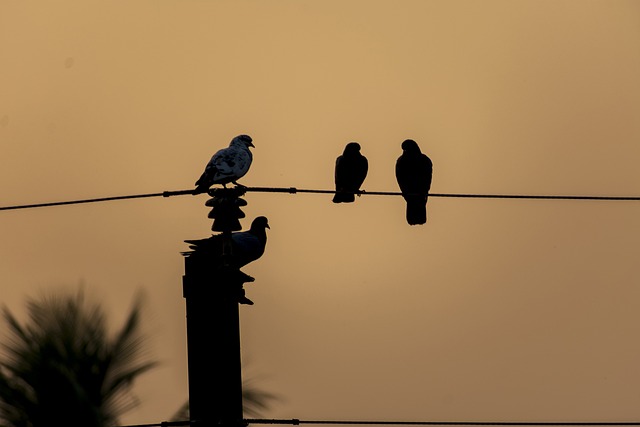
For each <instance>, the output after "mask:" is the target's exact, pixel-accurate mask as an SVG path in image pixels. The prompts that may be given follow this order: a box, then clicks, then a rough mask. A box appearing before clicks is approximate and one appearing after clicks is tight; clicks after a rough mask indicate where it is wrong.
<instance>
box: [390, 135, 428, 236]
mask: <svg viewBox="0 0 640 427" xmlns="http://www.w3.org/2000/svg"><path fill="white" fill-rule="evenodd" d="M432 175H433V163H432V162H431V159H430V158H429V157H428V156H427V155H426V154H424V153H422V151H420V147H418V144H417V143H416V142H415V141H414V140H413V139H407V140H405V141H404V142H402V155H401V156H400V157H399V158H398V160H397V161H396V179H397V181H398V186H399V187H400V191H401V192H402V197H404V200H405V201H406V202H407V210H406V217H407V222H408V223H409V225H420V224H424V223H426V222H427V199H428V197H429V189H430V188H431V179H432Z"/></svg>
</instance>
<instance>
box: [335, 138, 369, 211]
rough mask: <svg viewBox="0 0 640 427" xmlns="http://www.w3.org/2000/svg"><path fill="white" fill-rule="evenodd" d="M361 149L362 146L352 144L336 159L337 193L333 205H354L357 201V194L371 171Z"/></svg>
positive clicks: (355, 143)
mask: <svg viewBox="0 0 640 427" xmlns="http://www.w3.org/2000/svg"><path fill="white" fill-rule="evenodd" d="M360 149H361V147H360V144H358V143H357V142H350V143H348V144H347V145H346V146H345V147H344V152H343V153H342V154H341V155H340V156H338V157H337V158H336V164H335V173H334V178H335V184H336V193H335V194H334V196H333V203H353V202H354V201H355V200H356V198H355V193H357V192H359V191H360V186H361V185H362V183H363V182H364V179H365V178H366V177H367V171H368V169H369V163H368V161H367V158H366V157H365V156H363V155H362V154H361V153H360Z"/></svg>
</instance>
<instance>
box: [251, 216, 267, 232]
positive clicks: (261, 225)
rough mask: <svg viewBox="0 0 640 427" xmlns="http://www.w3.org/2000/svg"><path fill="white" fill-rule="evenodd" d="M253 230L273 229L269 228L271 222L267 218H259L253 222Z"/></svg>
mask: <svg viewBox="0 0 640 427" xmlns="http://www.w3.org/2000/svg"><path fill="white" fill-rule="evenodd" d="M251 228H252V229H254V230H255V229H265V228H268V229H271V227H269V221H268V220H267V217H266V216H257V217H255V219H254V220H253V221H252V222H251Z"/></svg>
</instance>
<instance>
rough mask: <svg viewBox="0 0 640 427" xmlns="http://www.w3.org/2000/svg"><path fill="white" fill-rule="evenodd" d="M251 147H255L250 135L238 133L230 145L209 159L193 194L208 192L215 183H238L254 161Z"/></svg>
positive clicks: (224, 184) (225, 184) (224, 185)
mask: <svg viewBox="0 0 640 427" xmlns="http://www.w3.org/2000/svg"><path fill="white" fill-rule="evenodd" d="M249 147H255V146H254V145H253V140H252V139H251V137H250V136H249V135H238V136H236V137H235V138H233V139H232V140H231V143H230V144H229V146H228V147H226V148H222V149H220V150H218V151H217V152H216V153H215V154H214V155H213V156H212V157H211V160H209V163H207V166H206V167H205V169H204V172H203V173H202V175H201V176H200V178H199V179H198V180H197V181H196V184H195V185H196V189H195V190H193V194H199V193H206V192H207V191H208V190H209V187H211V186H212V185H213V184H222V186H223V187H224V188H227V184H229V183H233V184H235V185H239V184H238V182H237V181H238V180H239V179H240V178H242V177H243V176H245V175H246V173H247V172H248V171H249V168H250V167H251V162H252V161H253V154H252V153H251V151H250V150H249Z"/></svg>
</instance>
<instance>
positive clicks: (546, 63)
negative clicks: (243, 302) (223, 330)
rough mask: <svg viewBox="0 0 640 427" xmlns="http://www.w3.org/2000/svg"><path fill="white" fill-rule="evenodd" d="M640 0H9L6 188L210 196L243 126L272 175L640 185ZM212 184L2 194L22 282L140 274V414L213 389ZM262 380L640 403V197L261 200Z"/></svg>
mask: <svg viewBox="0 0 640 427" xmlns="http://www.w3.org/2000/svg"><path fill="white" fill-rule="evenodd" d="M638 76H640V1H636V0H629V1H624V0H518V1H513V0H483V1H476V0H388V1H386V0H322V1H318V0H313V1H311V0H270V1H263V0H254V1H248V0H234V1H231V0H218V1H213V0H179V1H178V0H133V1H108V2H107V1H96V0H58V1H55V2H50V1H43V0H32V1H18V0H0V182H2V190H1V192H0V205H1V206H11V205H21V204H31V203H42V202H52V201H64V200H76V199H84V198H95V197H109V196H120V195H131V194H146V193H156V192H162V191H165V190H182V189H190V188H193V185H194V182H195V180H196V179H197V178H198V177H199V176H200V174H201V172H202V170H203V169H204V166H205V164H206V163H207V161H208V160H209V158H210V157H211V155H212V154H213V153H214V152H215V151H217V150H218V149H220V148H222V147H226V146H227V145H228V143H229V141H230V140H231V138H232V137H234V136H236V135H238V134H241V133H246V134H249V135H251V136H252V137H253V139H254V144H255V149H253V153H254V162H253V165H252V167H251V170H250V171H249V173H248V174H247V175H246V176H245V177H244V178H243V179H242V180H241V181H240V182H241V183H243V184H244V185H247V186H255V187H258V186H264V187H297V188H303V189H305V188H306V189H329V190H330V189H332V188H333V167H334V162H335V158H336V157H337V156H338V155H339V154H341V153H342V150H343V148H344V146H345V144H346V143H348V142H350V141H358V142H359V143H360V144H361V145H362V153H363V154H364V155H365V156H366V157H367V158H368V160H369V175H368V177H367V179H366V181H365V183H364V185H363V188H364V189H365V190H369V191H398V187H397V184H396V181H395V176H394V165H395V161H396V159H397V157H398V156H399V155H400V154H401V149H400V144H401V142H402V141H403V140H404V139H406V138H412V139H415V140H416V141H417V142H418V144H419V145H420V147H421V148H422V150H423V152H425V153H426V154H428V155H429V156H430V157H431V159H432V161H433V164H434V178H433V185H432V188H431V191H432V192H433V193H465V194H466V193H470V194H525V195H526V194H533V195H602V196H640V188H639V182H640V172H639V169H638V158H640V79H639V78H638ZM206 199H207V196H206V195H199V196H190V195H189V196H179V197H172V198H150V199H135V200H122V201H113V202H103V203H93V204H85V205H71V206H58V207H46V208H36V209H25V210H12V211H2V212H0V235H1V236H2V237H1V238H0V260H1V261H0V263H1V264H0V265H1V266H2V268H1V269H0V295H1V297H0V300H1V303H2V304H3V305H5V306H7V307H9V308H10V309H11V310H12V311H14V312H16V313H20V312H21V310H22V309H23V307H24V302H25V300H26V299H27V298H31V297H35V296H37V295H40V294H42V293H43V292H50V291H56V290H61V289H71V290H75V289H77V287H78V286H79V285H80V284H84V286H85V288H86V289H87V291H88V292H89V293H90V294H92V295H94V296H95V297H96V298H98V299H99V300H100V301H101V302H102V303H103V304H104V306H105V310H106V311H107V312H108V314H109V315H110V316H111V317H112V319H113V326H114V328H115V327H118V326H119V325H120V324H121V321H122V320H123V318H124V316H125V314H126V313H127V311H128V310H129V308H130V306H131V303H132V301H133V298H134V296H135V295H136V294H137V293H138V292H144V294H145V295H146V301H147V305H146V308H147V309H146V311H145V323H144V326H145V330H147V331H148V333H149V335H150V337H151V342H150V345H151V347H150V350H151V352H152V354H153V356H154V357H155V358H157V359H158V360H160V362H161V365H160V366H159V367H158V368H156V369H155V370H153V371H151V372H149V373H148V374H146V375H144V376H143V377H141V378H140V380H139V381H138V382H137V383H136V385H135V389H134V391H135V393H136V394H137V396H138V397H139V398H140V400H141V402H142V404H141V405H140V406H139V408H138V409H136V410H135V411H132V412H130V413H128V414H126V416H125V417H123V418H122V420H121V421H122V424H127V423H132V424H133V423H155V422H160V421H165V420H168V419H169V418H170V417H171V416H172V415H173V414H174V413H175V412H176V411H177V410H178V408H179V407H180V406H181V405H182V404H183V403H184V402H185V401H186V400H187V399H188V391H187V389H188V384H187V364H186V335H185V333H186V329H185V326H186V325H185V301H184V299H183V297H182V275H183V274H184V259H183V257H182V255H181V254H180V253H181V251H184V250H187V249H188V246H187V245H186V244H185V243H184V240H185V239H197V238H204V237H208V236H209V235H210V234H211V230H210V227H211V220H209V219H208V218H207V214H208V212H209V208H207V207H205V206H204V202H205V201H206ZM245 199H246V200H247V202H248V206H246V207H245V208H244V212H245V213H246V215H247V217H246V218H245V219H243V220H242V223H243V226H244V227H245V228H248V227H249V224H250V222H251V220H252V219H253V218H254V217H256V216H258V215H265V216H267V217H268V219H269V223H270V225H271V229H270V230H268V238H269V240H268V243H267V250H266V253H265V254H264V256H263V257H262V258H261V259H259V260H257V261H255V262H253V263H251V264H249V265H248V266H247V267H245V268H244V269H243V271H245V272H246V273H248V274H250V275H252V276H254V277H255V278H256V282H254V283H251V284H247V285H246V289H247V296H248V297H249V298H251V299H252V300H253V301H254V302H255V305H254V306H241V307H240V315H241V332H242V355H243V364H244V368H245V370H244V373H243V375H244V377H245V378H251V379H253V380H254V384H255V385H256V386H258V387H260V388H261V389H263V390H266V391H269V392H271V393H274V394H276V395H278V396H279V397H280V399H279V400H278V401H276V402H274V403H272V405H271V407H270V409H269V410H268V411H265V413H264V414H263V415H264V417H265V418H299V419H302V420H305V419H306V420H309V419H317V420H336V419H337V420H340V419H346V420H403V421H411V420H421V421H438V420H442V421H465V420H466V421H570V422H577V421H640V388H639V387H638V384H640V368H639V366H640V365H639V362H640V286H639V283H638V282H639V276H640V273H638V268H637V267H638V253H639V250H640V202H636V201H567V200H500V199H462V198H437V197H433V198H431V199H430V200H429V204H428V216H429V219H428V222H427V224H426V225H423V226H413V227H411V226H409V225H407V224H406V222H405V219H404V201H403V200H402V199H401V198H400V197H397V196H375V195H369V196H362V197H360V198H358V199H357V200H356V202H355V203H354V204H350V205H335V204H333V203H332V202H331V195H330V194H296V195H292V194H272V193H248V194H247V195H246V197H245Z"/></svg>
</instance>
